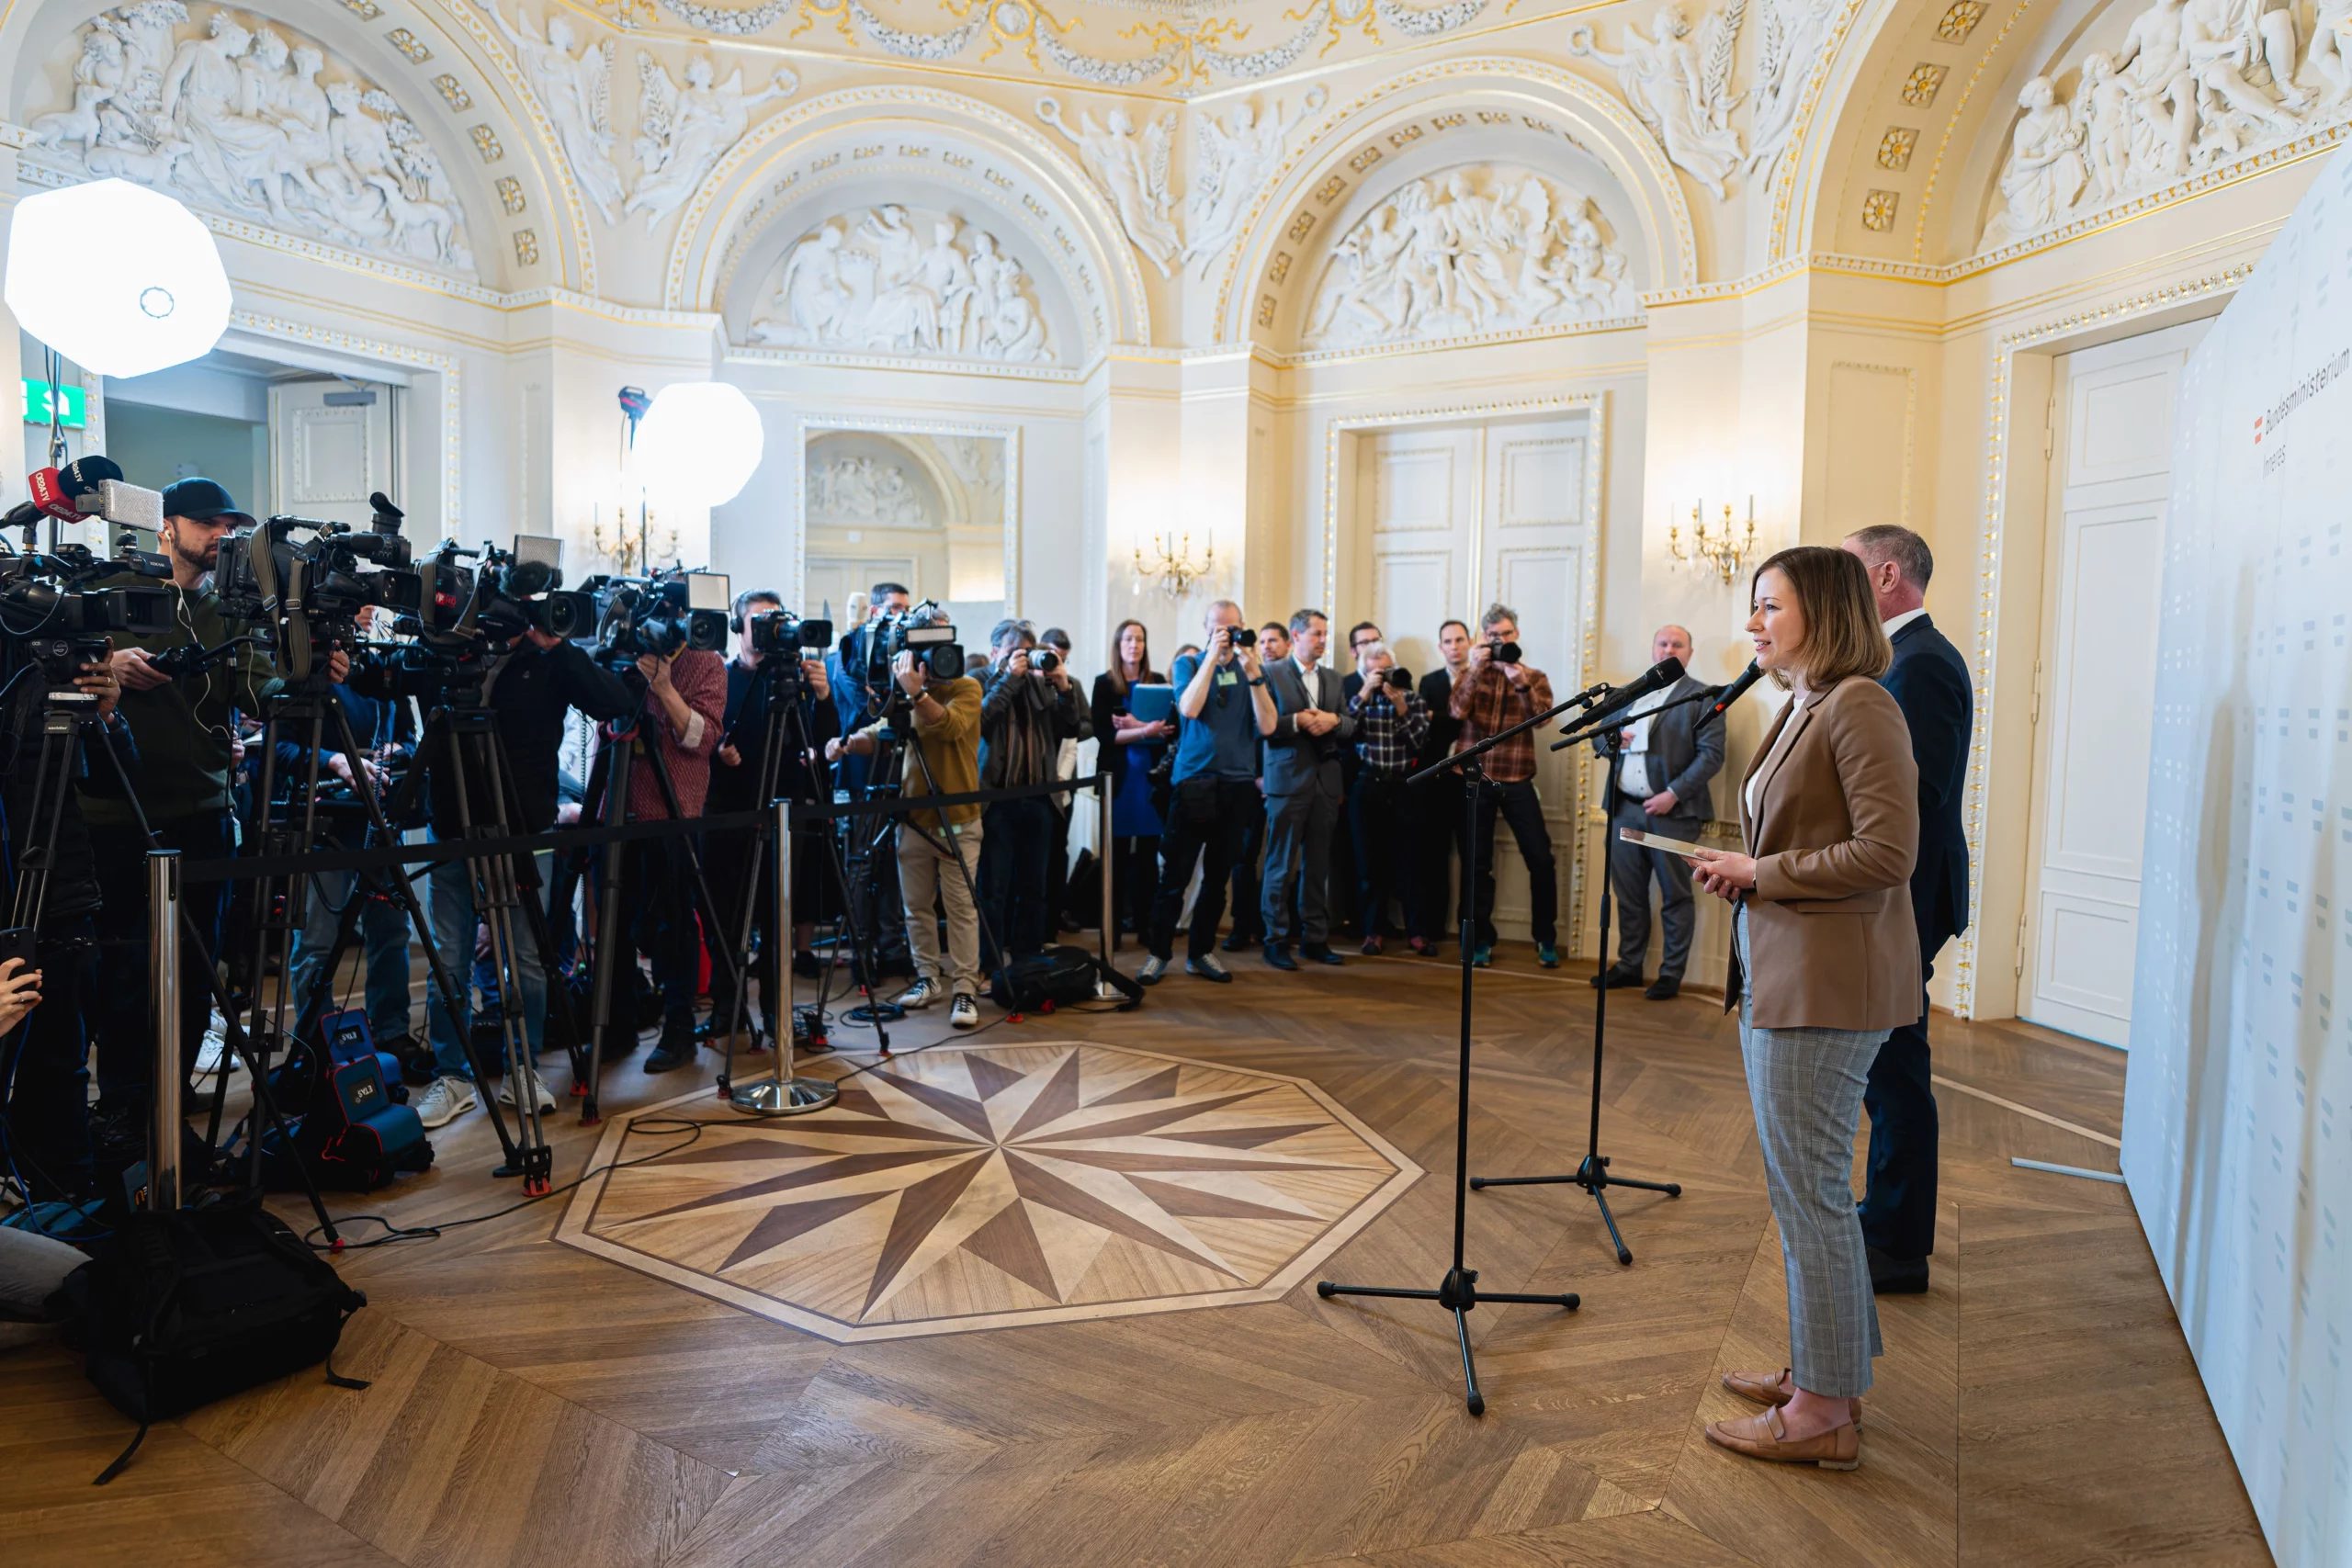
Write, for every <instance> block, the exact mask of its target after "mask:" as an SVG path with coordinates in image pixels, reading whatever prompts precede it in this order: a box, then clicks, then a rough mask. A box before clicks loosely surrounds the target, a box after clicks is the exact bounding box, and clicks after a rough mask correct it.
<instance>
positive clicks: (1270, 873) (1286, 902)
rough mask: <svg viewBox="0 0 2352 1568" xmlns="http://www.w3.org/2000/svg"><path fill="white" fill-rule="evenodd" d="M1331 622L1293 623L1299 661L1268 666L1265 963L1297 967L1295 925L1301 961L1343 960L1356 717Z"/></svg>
mask: <svg viewBox="0 0 2352 1568" xmlns="http://www.w3.org/2000/svg"><path fill="white" fill-rule="evenodd" d="M1330 635H1331V628H1330V623H1329V621H1327V620H1325V619H1324V618H1323V614H1322V612H1321V611H1319V610H1301V611H1299V612H1298V613H1297V614H1296V615H1293V616H1292V617H1291V618H1290V644H1291V656H1290V657H1289V658H1288V659H1285V660H1281V661H1280V662H1278V663H1274V664H1270V665H1268V666H1267V667H1266V694H1267V695H1269V696H1271V697H1272V698H1273V700H1274V715H1275V717H1274V728H1273V731H1272V733H1271V734H1270V735H1268V736H1267V737H1266V776H1265V784H1266V870H1265V879H1264V892H1263V894H1262V897H1263V900H1264V905H1265V916H1266V962H1267V963H1268V964H1272V965H1273V966H1274V967H1275V968H1277V969H1295V968H1297V967H1298V964H1297V962H1296V961H1295V959H1293V958H1292V957H1291V955H1290V947H1289V944H1288V943H1287V942H1284V941H1283V933H1284V932H1286V931H1289V930H1290V929H1291V926H1292V919H1293V916H1294V914H1295V918H1296V921H1297V930H1298V938H1299V947H1298V951H1299V956H1300V957H1303V958H1305V959H1306V960H1307V961H1308V962H1309V963H1311V964H1340V963H1343V962H1345V960H1343V959H1341V958H1340V955H1339V954H1338V953H1334V952H1332V951H1331V928H1330V908H1329V903H1330V899H1329V894H1330V874H1331V860H1330V857H1331V835H1332V833H1333V831H1334V830H1335V829H1337V828H1338V827H1339V823H1340V806H1341V803H1342V802H1343V801H1344V800H1345V799H1346V795H1345V792H1344V791H1343V790H1342V788H1341V786H1340V748H1341V747H1343V746H1345V745H1346V744H1347V743H1348V742H1350V741H1351V740H1353V739H1355V738H1356V721H1355V719H1354V718H1353V717H1352V716H1350V715H1349V713H1348V711H1347V699H1346V698H1344V697H1342V696H1341V695H1340V674H1339V671H1336V670H1332V669H1330V668H1329V667H1328V666H1326V665H1325V664H1324V663H1323V662H1322V660H1323V646H1324V643H1325V640H1326V639H1327V638H1329V636H1330Z"/></svg>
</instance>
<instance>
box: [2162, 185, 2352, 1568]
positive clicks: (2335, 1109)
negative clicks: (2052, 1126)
mask: <svg viewBox="0 0 2352 1568" xmlns="http://www.w3.org/2000/svg"><path fill="white" fill-rule="evenodd" d="M2347 194H2352V159H2347V158H2346V157H2344V156H2339V157H2337V158H2336V159H2335V163H2334V165H2333V166H2332V167H2331V168H2330V169H2329V170H2328V171H2327V172H2326V173H2325V174H2324V175H2322V176H2321V178H2320V179H2319V180H2318V182H2317V183H2316V184H2315V186H2313V188H2312V193H2311V194H2310V195H2309V196H2308V197H2306V198H2305V199H2304V201H2303V203H2302V205H2301V207H2300V208H2299V209H2297V211H2296V214H2295V216H2294V217H2293V218H2292V219H2291V220H2290V221H2289V223H2288V225H2287V227H2286V229H2285V230H2284V231H2282V232H2281V233H2280V234H2279V236H2278V240H2277V242H2276V243H2274V244H2273V245H2272V246H2271V248H2270V252H2269V254H2268V255H2267V257H2266V258H2265V259H2264V261H2263V263H2262V265H2261V266H2260V267H2259V268H2258V269H2256V272H2255V274H2254V276H2253V277H2252V278H2251V279H2250V280H2248V282H2247V283H2246V284H2245V286H2244V287H2243V288H2241V289H2240V290H2239V292H2238V295H2237V298H2236V299H2234V300H2233V301H2232V303H2231V305H2230V307H2229V309H2228V310H2226V311H2225V312H2223V314H2222V317H2221V320H2220V321H2218V322H2217V323H2216V324H2215V326H2214V328H2213V330H2212V332H2211V335H2209V336H2208V337H2207V338H2206V340H2205V342H2204V344H2202V345H2201V346H2200V347H2199V350H2198V351H2197V353H2196V355H2194V357H2192V358H2191V360H2190V361H2189V365H2188V370H2187V372H2186V373H2185V375H2184V377H2183V379H2182V385H2181V393H2180V411H2179V418H2178V422H2177V427H2176V429H2177V433H2176V436H2175V454H2176V455H2175V459H2174V468H2173V495H2172V512H2171V524H2170V535H2169V537H2168V539H2167V541H2166V546H2165V589H2164V611H2163V621H2162V628H2161V633H2160V640H2159V645H2158V680H2159V702H2158V705H2157V710H2156V723H2155V738H2154V750H2153V759H2152V765H2151V772H2150V780H2149V788H2148V831H2147V840H2146V843H2147V848H2146V858H2145V865H2146V880H2145V882H2144V884H2143V895H2142V903H2141V916H2140V951H2139V966H2138V982H2137V986H2136V989H2135V994H2134V996H2133V998H2132V1021H2131V1066H2130V1069H2129V1075H2128V1077H2127V1079H2126V1084H2125V1097H2124V1119H2123V1156H2122V1159H2123V1172H2124V1175H2125V1177H2126V1178H2127V1179H2128V1180H2129V1181H2130V1184H2131V1194H2132V1198H2133V1200H2134V1201H2135V1202H2136V1203H2137V1205H2138V1207H2139V1210H2140V1215H2141V1221H2142V1223H2143V1224H2144V1225H2145V1227H2146V1229H2147V1233H2148V1239H2149V1242H2150V1244H2151V1245H2152V1247H2154V1251H2155V1256H2156V1261H2157V1264H2158V1267H2159V1268H2160V1269H2162V1270H2163V1273H2164V1278H2165V1285H2166V1287H2167V1288H2168V1289H2169V1290H2170V1291H2171V1292H2172V1294H2173V1301H2174V1303H2175V1306H2176V1307H2177V1310H2178V1312H2179V1315H2180V1322H2181V1326H2182V1328H2183V1330H2184V1331H2185V1332H2186V1333H2187V1335H2188V1342H2189V1346H2190V1348H2192V1349H2193V1350H2194V1352H2195V1353H2196V1356H2197V1360H2198V1366H2199V1371H2201V1372H2202V1374H2203V1376H2204V1379H2205V1385H2206V1388H2207V1391H2208V1392H2209V1393H2210V1394H2211V1398H2212V1402H2213V1408H2214V1410H2215V1413H2216V1414H2217V1415H2218V1416H2220V1418H2221V1423H2222V1430H2223V1431H2224V1432H2225V1433H2226V1434H2227V1435H2228V1438H2229V1441H2230V1447H2231V1449H2232V1450H2233V1453H2234V1454H2235V1455H2236V1458H2237V1462H2238V1468H2239V1470H2240V1472H2242V1474H2243V1475H2244V1477H2245V1486H2246V1491H2247V1493H2248V1494H2249V1495H2251V1497H2252V1498H2253V1500H2254V1506H2255V1511H2256V1514H2257V1515H2258V1516H2259V1517H2260V1518H2261V1520H2262V1525H2263V1529H2264V1531H2265V1533H2266V1534H2267V1536H2268V1538H2269V1541H2270V1546H2271V1550H2272V1551H2273V1552H2274V1554H2275V1555H2276V1556H2277V1557H2278V1561H2279V1562H2281V1563H2282V1564H2288V1565H2290V1568H2295V1565H2311V1568H2317V1565H2319V1564H2324V1563H2331V1564H2334V1563H2343V1562H2352V1485H2347V1479H2346V1478H2347V1473H2352V1398H2347V1393H2352V1390H2347V1387H2346V1372H2345V1369H2344V1357H2345V1353H2346V1340H2347V1339H2348V1338H2352V1250H2347V1247H2348V1246H2352V1237H2348V1236H2347V1235H2346V1227H2347V1226H2352V1016H2347V1018H2346V1020H2345V1021H2343V1022H2341V1023H2339V1021H2337V1019H2336V1017H2335V1013H2336V1012H2337V1011H2338V1010H2344V1009H2352V989H2347V987H2352V910H2347V909H2346V907H2345V903H2344V899H2345V897H2346V895H2347V893H2352V876H2347V875H2340V874H2339V867H2340V866H2352V640H2348V639H2352V626H2347V620H2352V539H2347V538H2346V526H2347V525H2346V521H2345V513H2344V507H2343V479H2342V476H2341V475H2340V474H2339V473H2338V472H2337V471H2336V468H2335V454H2336V452H2337V451H2338V450H2339V449H2340V448H2341V446H2342V444H2343V432H2344V430H2345V428H2346V416H2347V415H2352V390H2347V389H2346V382H2347V381H2352V265H2347V264H2346V260H2345V257H2346V254H2347V246H2348V245H2352V209H2346V207H2345V206H2344V201H2345V197H2346V195H2347ZM2296 399H2301V401H2300V402H2299V403H2296V402H2294V401H2293V400H2296Z"/></svg>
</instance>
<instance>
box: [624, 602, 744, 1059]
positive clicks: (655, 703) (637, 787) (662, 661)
mask: <svg viewBox="0 0 2352 1568" xmlns="http://www.w3.org/2000/svg"><path fill="white" fill-rule="evenodd" d="M637 672H638V674H639V676H641V677H643V679H644V681H645V704H644V709H643V712H642V714H641V716H639V719H638V733H637V739H636V744H638V745H641V746H646V747H649V748H653V749H654V754H655V755H656V756H658V757H660V759H661V764H662V770H663V771H664V772H666V773H668V774H669V775H670V787H671V788H672V789H673V790H674V791H676V792H677V796H678V811H679V814H680V816H681V817H684V818H695V817H700V816H701V815H702V810H703V799H704V797H705V796H706V795H708V794H709V791H710V759H711V753H712V752H714V751H716V750H718V738H719V734H720V732H721V730H722V729H723V728H724V727H725V725H726V722H727V666H726V663H725V661H724V660H721V659H720V658H719V657H718V655H717V654H716V653H709V652H706V651H705V650H703V649H697V648H685V647H681V648H679V649H677V650H676V651H674V652H673V653H671V654H669V655H667V656H666V657H665V656H663V655H662V654H658V653H640V654H639V655H638V656H637ZM607 744H610V742H609V741H607ZM628 819H629V820H630V821H632V822H666V821H668V820H669V819H670V807H669V803H668V802H667V801H666V800H664V799H663V798H662V783H661V780H660V779H659V778H658V777H656V776H655V774H654V771H653V769H652V767H651V766H650V765H648V766H644V767H639V768H637V769H635V770H634V771H632V772H631V773H630V774H629V786H628ZM621 889H622V892H621V904H622V907H623V908H626V909H628V911H629V918H628V921H627V922H626V929H625V931H623V932H622V935H621V940H620V942H619V943H618V944H617V948H616V952H615V953H614V955H613V956H614V960H615V962H616V963H618V964H620V965H621V969H620V970H619V972H618V977H619V978H622V979H628V978H631V977H632V976H633V975H634V972H635V970H636V968H637V957H638V954H639V953H643V954H644V955H645V956H646V957H647V958H649V959H650V960H651V961H652V964H653V983H654V985H655V987H658V988H659V989H660V991H661V993H662V1040H661V1043H659V1044H657V1045H656V1046H655V1047H654V1048H653V1050H652V1051H651V1052H650V1053H649V1054H648V1055H647V1056H646V1058H645V1070H646V1071H647V1072H649V1073H666V1072H672V1071H674V1070H675V1069H677V1068H679V1067H683V1066H686V1065H687V1064H688V1063H690V1062H692V1061H693V1060H694V1055H695V992H696V990H698V989H699V988H700V987H699V986H698V985H697V980H698V978H699V976H698V975H697V973H696V970H697V969H698V967H699V965H698V964H697V959H698V958H699V957H700V948H699V946H698V941H699V937H700V928H699V927H698V926H697V925H696V923H695V860H694V853H693V845H692V843H691V842H690V841H689V840H686V839H684V838H676V839H640V840H632V841H631V842H629V843H628V844H625V845H623V846H622V849H621Z"/></svg>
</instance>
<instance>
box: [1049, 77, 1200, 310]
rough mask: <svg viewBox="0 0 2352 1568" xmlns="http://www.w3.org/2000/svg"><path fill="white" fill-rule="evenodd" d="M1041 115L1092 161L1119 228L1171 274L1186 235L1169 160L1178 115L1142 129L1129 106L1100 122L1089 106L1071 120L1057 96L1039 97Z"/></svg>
mask: <svg viewBox="0 0 2352 1568" xmlns="http://www.w3.org/2000/svg"><path fill="white" fill-rule="evenodd" d="M1037 118H1039V119H1042V120H1044V121H1045V122H1046V124H1047V125H1050V126H1052V127H1053V128H1054V129H1055V130H1058V131H1060V132H1061V133H1062V134H1063V135H1064V136H1066V137H1068V138H1069V141H1070V143H1071V145H1073V146H1075V147H1076V148H1077V149H1078V152H1079V156H1080V159H1081V160H1082V161H1083V162H1084V163H1085V164H1086V172H1087V173H1088V174H1090V175H1093V176H1094V183H1095V184H1096V185H1098V186H1102V187H1103V194H1104V195H1106V196H1108V197H1110V198H1111V205H1112V207H1113V208H1114V209H1116V210H1117V212H1118V214H1119V227H1120V228H1122V229H1125V231H1127V239H1128V240H1129V241H1130V242H1131V243H1133V244H1134V245H1135V248H1136V249H1137V250H1139V251H1141V252H1142V253H1143V254H1145V255H1146V256H1147V257H1148V258H1149V259H1150V261H1151V264H1152V265H1154V266H1156V267H1158V268H1159V276H1162V277H1166V276H1170V271H1171V270H1172V264H1174V262H1175V260H1176V257H1177V254H1178V253H1179V252H1181V251H1182V249H1183V248H1184V237H1183V235H1182V234H1181V233H1179V232H1178V231H1177V228H1176V198H1175V197H1174V196H1172V195H1171V194H1170V192H1169V189H1168V175H1169V160H1170V153H1171V152H1173V150H1174V146H1175V141H1176V113H1175V111H1174V110H1173V109H1170V111H1169V112H1168V113H1166V114H1164V115H1162V116H1160V117H1159V118H1158V119H1156V120H1153V121H1152V122H1151V123H1149V124H1148V125H1146V126H1145V127H1144V128H1143V129H1142V130H1140V131H1138V130H1136V123H1135V120H1134V119H1133V118H1131V117H1130V116H1129V115H1128V113H1127V111H1126V110H1125V108H1124V107H1120V108H1114V109H1113V110H1111V112H1110V113H1109V114H1108V115H1107V116H1105V117H1104V118H1103V122H1102V123H1101V124H1099V125H1098V124H1096V123H1095V119H1094V117H1093V116H1092V115H1091V114H1090V113H1088V112H1087V111H1086V110H1084V109H1080V110H1079V111H1078V123H1077V124H1076V125H1075V126H1073V125H1071V124H1070V122H1069V117H1068V116H1067V115H1066V114H1065V113H1064V112H1063V110H1062V106H1061V104H1060V102H1059V100H1057V99H1054V98H1040V99H1038V100H1037Z"/></svg>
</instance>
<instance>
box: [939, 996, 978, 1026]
mask: <svg viewBox="0 0 2352 1568" xmlns="http://www.w3.org/2000/svg"><path fill="white" fill-rule="evenodd" d="M947 1021H948V1023H949V1025H950V1026H952V1027H954V1028H956V1029H978V1027H979V1026H980V1004H979V1003H978V1002H976V1001H974V1000H973V999H972V998H971V996H970V994H969V993H967V992H964V991H958V992H956V999H955V1000H954V1001H953V1002H950V1003H949V1004H948V1006H947Z"/></svg>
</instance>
